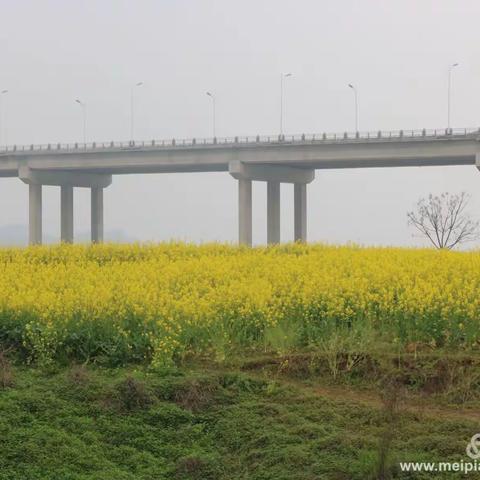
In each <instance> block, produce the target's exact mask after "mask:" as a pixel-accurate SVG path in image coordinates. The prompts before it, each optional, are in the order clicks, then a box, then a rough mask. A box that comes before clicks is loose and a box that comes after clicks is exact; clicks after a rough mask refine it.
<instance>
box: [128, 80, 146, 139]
mask: <svg viewBox="0 0 480 480" xmlns="http://www.w3.org/2000/svg"><path fill="white" fill-rule="evenodd" d="M142 85H143V82H137V83H136V84H135V85H133V86H132V88H131V89H130V141H131V142H132V143H133V133H134V130H133V127H134V120H135V118H134V114H135V110H134V100H135V98H134V93H135V89H136V88H138V87H141V86H142Z"/></svg>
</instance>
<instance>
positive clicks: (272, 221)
mask: <svg viewBox="0 0 480 480" xmlns="http://www.w3.org/2000/svg"><path fill="white" fill-rule="evenodd" d="M267 243H268V244H269V245H272V244H275V243H280V182H271V181H270V182H267Z"/></svg>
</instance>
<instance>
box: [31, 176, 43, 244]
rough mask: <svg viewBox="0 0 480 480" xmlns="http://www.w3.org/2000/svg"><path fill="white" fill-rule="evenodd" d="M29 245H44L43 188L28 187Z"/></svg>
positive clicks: (39, 186)
mask: <svg viewBox="0 0 480 480" xmlns="http://www.w3.org/2000/svg"><path fill="white" fill-rule="evenodd" d="M28 243H29V244H30V245H41V243H42V186H41V185H38V184H31V185H29V186H28Z"/></svg>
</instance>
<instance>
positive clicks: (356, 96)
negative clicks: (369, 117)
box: [348, 83, 358, 132]
mask: <svg viewBox="0 0 480 480" xmlns="http://www.w3.org/2000/svg"><path fill="white" fill-rule="evenodd" d="M348 86H349V87H350V88H351V89H352V90H353V95H354V98H355V132H358V92H357V89H356V88H355V86H354V85H352V84H351V83H349V84H348Z"/></svg>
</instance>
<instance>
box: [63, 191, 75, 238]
mask: <svg viewBox="0 0 480 480" xmlns="http://www.w3.org/2000/svg"><path fill="white" fill-rule="evenodd" d="M60 239H61V241H62V242H63V243H73V187H72V186H69V185H67V186H63V185H62V186H61V187H60Z"/></svg>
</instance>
